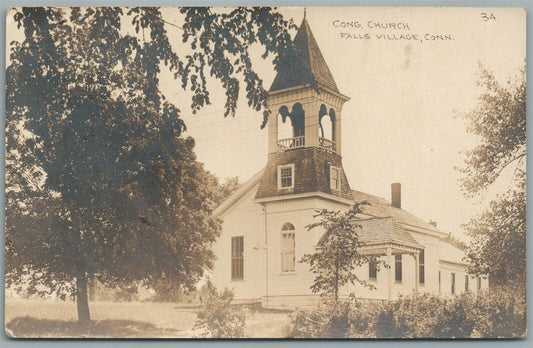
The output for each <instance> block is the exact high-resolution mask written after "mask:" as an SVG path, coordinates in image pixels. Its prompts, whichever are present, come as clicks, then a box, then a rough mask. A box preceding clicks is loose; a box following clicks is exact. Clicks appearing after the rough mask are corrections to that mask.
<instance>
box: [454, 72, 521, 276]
mask: <svg viewBox="0 0 533 348" xmlns="http://www.w3.org/2000/svg"><path fill="white" fill-rule="evenodd" d="M480 69H481V78H480V81H479V82H478V85H480V86H481V87H482V88H483V89H484V91H483V93H482V94H481V96H480V98H479V104H478V105H477V107H476V108H475V109H473V110H472V111H470V112H469V113H467V114H465V115H463V116H464V118H465V119H466V120H467V121H468V122H469V126H468V128H467V130H468V131H469V132H470V133H472V134H475V135H477V136H478V137H479V139H480V144H479V145H478V146H476V147H475V148H474V149H472V150H470V151H468V152H467V153H466V159H465V164H466V166H465V167H464V168H462V169H461V171H462V173H463V174H464V178H463V180H462V188H463V189H464V192H465V194H466V195H467V196H468V197H472V196H476V195H482V194H483V193H485V192H486V190H487V189H488V188H489V187H490V186H491V185H493V184H494V183H495V181H497V179H498V178H499V177H500V176H501V175H502V173H504V172H510V173H511V174H512V180H511V181H510V183H509V185H508V186H507V188H506V191H505V192H504V193H503V194H500V195H499V196H498V198H497V199H495V200H493V201H491V202H490V206H489V209H488V210H487V211H486V212H485V213H483V214H482V215H481V216H479V217H476V218H473V219H471V220H470V222H469V223H468V224H466V225H465V226H466V229H467V231H468V234H469V235H470V237H471V242H470V245H469V246H468V249H467V256H468V258H469V259H470V262H471V266H472V271H473V272H475V273H478V274H479V273H481V274H487V273H488V274H489V275H490V279H491V284H492V285H509V284H515V285H519V286H525V281H526V169H525V165H526V163H525V162H526V161H525V160H526V152H527V148H526V75H525V72H526V68H525V64H524V67H523V68H522V69H521V71H520V75H519V76H517V77H516V78H515V79H514V80H509V81H508V82H507V84H506V85H502V84H501V83H500V82H498V81H497V80H496V78H495V77H494V74H493V73H492V72H490V71H489V70H487V69H486V68H484V67H483V66H480Z"/></svg>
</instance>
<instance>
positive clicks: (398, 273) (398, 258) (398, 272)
mask: <svg viewBox="0 0 533 348" xmlns="http://www.w3.org/2000/svg"><path fill="white" fill-rule="evenodd" d="M394 261H395V262H394V266H395V267H394V268H395V269H394V270H395V272H394V273H395V280H396V281H397V282H401V281H402V254H398V255H394Z"/></svg>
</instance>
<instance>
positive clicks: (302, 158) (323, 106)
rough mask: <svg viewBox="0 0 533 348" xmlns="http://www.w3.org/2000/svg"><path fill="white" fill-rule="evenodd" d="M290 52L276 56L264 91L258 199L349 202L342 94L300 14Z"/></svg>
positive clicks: (343, 98)
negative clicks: (264, 142) (263, 157)
mask: <svg viewBox="0 0 533 348" xmlns="http://www.w3.org/2000/svg"><path fill="white" fill-rule="evenodd" d="M292 47H293V48H294V50H287V52H280V56H279V59H280V61H279V62H280V64H278V74H277V76H276V78H275V79H274V82H273V83H272V87H271V88H270V91H269V92H268V106H269V108H270V110H271V111H272V113H271V115H270V118H269V121H268V137H269V140H268V141H269V144H268V153H269V154H268V163H267V166H266V168H265V171H264V173H263V176H262V177H261V181H260V184H259V188H258V191H257V194H256V199H257V200H258V201H261V202H265V201H271V200H276V199H290V198H296V197H302V195H311V196H320V197H322V198H324V197H328V198H326V199H334V200H340V201H343V202H348V201H350V202H351V197H352V194H351V190H350V186H349V184H348V180H347V178H346V175H345V173H344V170H343V168H342V157H341V111H342V106H343V105H344V103H345V102H346V101H348V100H349V99H350V98H348V97H347V96H345V95H343V94H341V93H340V92H339V89H338V87H337V84H336V83H335V80H334V79H333V75H332V74H331V71H330V70H329V68H328V65H327V64H326V61H325V60H324V57H323V56H322V53H321V52H320V48H319V47H318V44H317V42H316V40H315V37H314V36H313V33H312V32H311V28H310V26H309V23H308V22H307V19H306V18H305V16H304V19H303V20H302V24H301V25H300V28H299V29H298V32H297V33H296V36H295V37H294V40H293V46H292Z"/></svg>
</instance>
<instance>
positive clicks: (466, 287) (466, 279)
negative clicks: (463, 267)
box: [465, 274, 468, 291]
mask: <svg viewBox="0 0 533 348" xmlns="http://www.w3.org/2000/svg"><path fill="white" fill-rule="evenodd" d="M465 291H468V274H467V275H465Z"/></svg>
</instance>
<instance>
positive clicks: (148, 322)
mask: <svg viewBox="0 0 533 348" xmlns="http://www.w3.org/2000/svg"><path fill="white" fill-rule="evenodd" d="M89 307H90V310H91V319H92V321H91V323H90V325H89V326H85V327H83V326H80V324H78V322H77V312H76V304H75V303H74V302H70V301H45V300H27V299H9V298H6V301H5V322H6V334H7V335H8V336H11V337H27V338H30V337H91V338H194V337H196V336H197V335H198V333H197V332H195V331H194V329H193V326H194V323H195V321H196V312H197V308H191V307H186V306H183V305H180V304H176V303H153V302H90V303H89ZM289 316H290V313H287V312H276V311H267V310H262V309H250V310H249V315H248V318H247V320H246V329H245V337H249V338H265V337H267V338H268V337H271V338H283V337H287V335H288V332H289V323H290V317H289Z"/></svg>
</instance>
